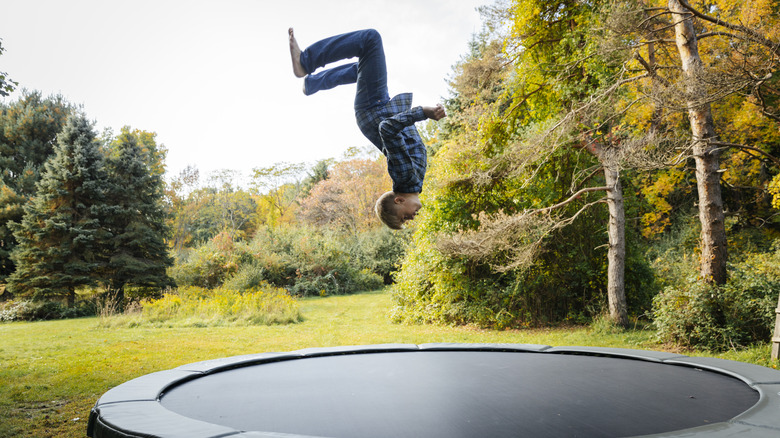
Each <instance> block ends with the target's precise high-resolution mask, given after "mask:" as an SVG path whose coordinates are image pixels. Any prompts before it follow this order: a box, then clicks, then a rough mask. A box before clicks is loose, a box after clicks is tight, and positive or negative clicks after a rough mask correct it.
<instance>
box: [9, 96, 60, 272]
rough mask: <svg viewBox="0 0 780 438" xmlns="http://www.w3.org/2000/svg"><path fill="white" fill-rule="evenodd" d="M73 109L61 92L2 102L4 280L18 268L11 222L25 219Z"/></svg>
mask: <svg viewBox="0 0 780 438" xmlns="http://www.w3.org/2000/svg"><path fill="white" fill-rule="evenodd" d="M72 112H73V107H72V105H70V104H69V103H67V102H65V101H64V99H63V98H62V97H61V96H52V97H48V98H43V97H42V96H41V94H40V93H39V92H31V93H26V92H25V93H24V95H23V96H22V97H21V98H20V99H19V100H18V101H16V102H13V103H11V104H8V105H5V104H0V282H2V281H4V280H5V279H6V278H7V276H8V275H10V274H11V273H12V272H13V271H14V263H13V262H12V261H11V259H10V256H9V254H10V252H11V251H12V250H13V248H14V247H15V246H16V239H15V238H14V237H13V235H12V233H11V231H10V229H9V226H8V224H9V223H10V222H20V221H21V220H22V216H23V214H24V210H23V206H24V205H25V204H26V203H27V202H29V200H30V198H32V197H33V196H34V195H35V184H36V182H37V181H38V180H39V179H40V173H41V170H42V168H43V163H44V162H45V161H46V160H47V159H48V158H49V157H50V156H51V155H52V154H53V153H54V145H55V143H56V141H57V134H58V133H59V132H60V131H61V130H62V126H63V125H64V124H65V121H66V119H67V117H68V115H69V114H71V113H72Z"/></svg>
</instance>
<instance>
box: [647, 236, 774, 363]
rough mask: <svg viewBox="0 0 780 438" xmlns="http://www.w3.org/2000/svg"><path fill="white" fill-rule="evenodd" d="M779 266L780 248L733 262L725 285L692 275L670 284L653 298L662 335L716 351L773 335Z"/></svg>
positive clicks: (658, 327) (675, 342)
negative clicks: (676, 284)
mask: <svg viewBox="0 0 780 438" xmlns="http://www.w3.org/2000/svg"><path fill="white" fill-rule="evenodd" d="M778 266H780V251H777V252H775V253H774V254H771V253H770V254H757V255H751V256H748V257H747V258H746V259H745V260H744V261H742V262H740V263H738V264H735V265H733V266H732V267H731V270H730V278H729V281H728V282H727V283H726V284H725V285H722V286H719V287H718V286H712V285H708V284H705V283H703V282H701V281H700V280H693V281H691V282H690V283H689V284H687V285H684V286H682V287H674V286H670V287H667V288H666V289H664V291H663V292H662V293H661V294H659V295H657V296H656V297H655V299H654V300H653V317H654V322H655V325H656V328H657V330H658V337H659V339H660V340H661V341H664V342H670V343H674V344H678V345H682V346H685V347H692V348H696V347H700V348H706V349H710V350H716V351H718V350H725V349H729V348H735V347H740V346H745V345H750V344H753V343H755V342H760V341H766V340H768V339H769V337H770V336H771V333H772V328H773V326H774V322H775V312H774V309H775V308H776V306H777V299H778V295H779V294H780V271H779V270H778V269H777V267H778Z"/></svg>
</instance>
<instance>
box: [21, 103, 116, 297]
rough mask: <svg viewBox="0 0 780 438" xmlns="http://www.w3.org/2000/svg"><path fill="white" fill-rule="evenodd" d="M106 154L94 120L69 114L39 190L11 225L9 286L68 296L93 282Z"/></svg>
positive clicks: (33, 294) (98, 262)
mask: <svg viewBox="0 0 780 438" xmlns="http://www.w3.org/2000/svg"><path fill="white" fill-rule="evenodd" d="M104 181H105V169H104V159H103V155H102V152H101V150H100V143H99V142H98V141H97V139H96V135H95V132H94V130H93V127H92V124H91V123H90V122H89V121H87V119H86V118H85V117H84V116H83V115H80V114H77V115H74V116H72V117H71V118H69V119H68V121H67V123H66V125H65V127H64V128H63V130H62V132H61V133H60V134H59V135H58V136H57V144H56V146H55V148H54V156H52V157H51V158H50V159H49V160H48V161H47V162H46V163H45V165H44V171H43V174H42V176H41V180H40V181H39V182H38V184H37V192H36V195H35V197H34V198H33V199H32V201H31V202H30V203H28V204H27V205H25V208H24V212H25V214H24V217H23V219H22V221H21V223H12V224H11V225H12V226H11V228H12V229H13V231H14V236H15V237H16V240H17V241H18V246H17V248H15V249H14V250H13V252H12V253H11V258H12V260H13V261H14V262H15V263H16V271H15V272H14V273H13V274H12V275H11V276H10V278H9V282H8V288H9V289H10V291H11V292H12V293H14V294H22V295H25V296H30V297H32V298H33V299H61V298H67V300H68V304H69V305H72V304H73V301H74V299H75V291H76V288H78V287H80V286H84V285H91V284H95V272H96V270H97V269H98V268H99V267H100V265H101V253H100V251H99V249H100V247H99V243H100V242H101V240H102V239H105V233H104V232H103V231H102V230H101V225H100V215H101V214H104V213H105V210H106V205H105V204H104V198H105V196H104V189H103V184H104Z"/></svg>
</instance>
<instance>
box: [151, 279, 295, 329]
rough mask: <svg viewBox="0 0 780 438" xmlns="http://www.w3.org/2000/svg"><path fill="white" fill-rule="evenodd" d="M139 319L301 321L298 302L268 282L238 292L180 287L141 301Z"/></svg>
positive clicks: (215, 323) (193, 323) (221, 322)
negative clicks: (155, 297) (157, 297)
mask: <svg viewBox="0 0 780 438" xmlns="http://www.w3.org/2000/svg"><path fill="white" fill-rule="evenodd" d="M141 307H142V310H141V319H142V320H143V322H147V323H151V324H157V325H160V324H169V325H180V326H220V325H262V324H265V325H270V324H287V323H295V322H300V321H301V320H302V317H301V313H300V310H299V308H298V302H297V301H296V300H295V299H294V298H292V297H291V296H290V294H289V293H288V292H287V291H285V290H284V289H280V288H275V287H271V286H269V285H267V284H264V285H261V286H260V287H257V288H254V289H252V290H248V291H245V292H239V291H235V290H230V289H225V288H218V289H213V290H209V289H204V288H197V287H186V288H180V289H179V290H178V291H177V292H175V293H167V294H165V295H163V297H162V298H159V299H152V300H147V301H142V302H141Z"/></svg>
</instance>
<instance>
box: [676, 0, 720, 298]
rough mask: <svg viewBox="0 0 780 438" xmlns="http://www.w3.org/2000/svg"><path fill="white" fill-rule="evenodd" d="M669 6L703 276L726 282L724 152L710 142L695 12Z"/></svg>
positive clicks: (711, 125)
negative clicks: (686, 124) (683, 95)
mask: <svg viewBox="0 0 780 438" xmlns="http://www.w3.org/2000/svg"><path fill="white" fill-rule="evenodd" d="M668 6H669V10H670V11H671V12H672V19H673V20H674V22H675V26H674V31H675V37H676V43H677V49H678V51H679V52H680V60H681V61H682V69H683V74H684V77H685V81H686V94H687V96H686V99H687V103H688V119H689V120H690V124H691V132H692V134H693V142H694V147H693V153H694V158H695V160H696V183H697V184H696V185H697V189H698V192H699V220H700V221H701V276H702V278H704V280H705V281H707V282H711V283H715V284H723V283H725V282H726V260H727V252H726V227H725V223H724V215H723V199H722V197H721V193H720V173H719V172H718V169H719V168H720V159H719V156H720V153H719V152H718V151H717V150H716V149H715V147H713V146H712V145H710V143H709V141H711V140H715V139H716V136H715V125H714V122H713V120H712V111H711V108H710V104H709V102H707V101H705V100H704V96H705V91H704V84H703V83H702V81H701V80H700V79H699V77H700V73H701V72H702V71H703V69H704V64H703V63H702V61H701V58H700V56H699V48H698V43H697V39H696V32H695V30H694V28H693V23H692V21H691V14H690V13H689V12H688V10H687V9H685V8H684V7H683V6H682V5H681V4H680V2H679V1H678V0H669V2H668Z"/></svg>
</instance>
